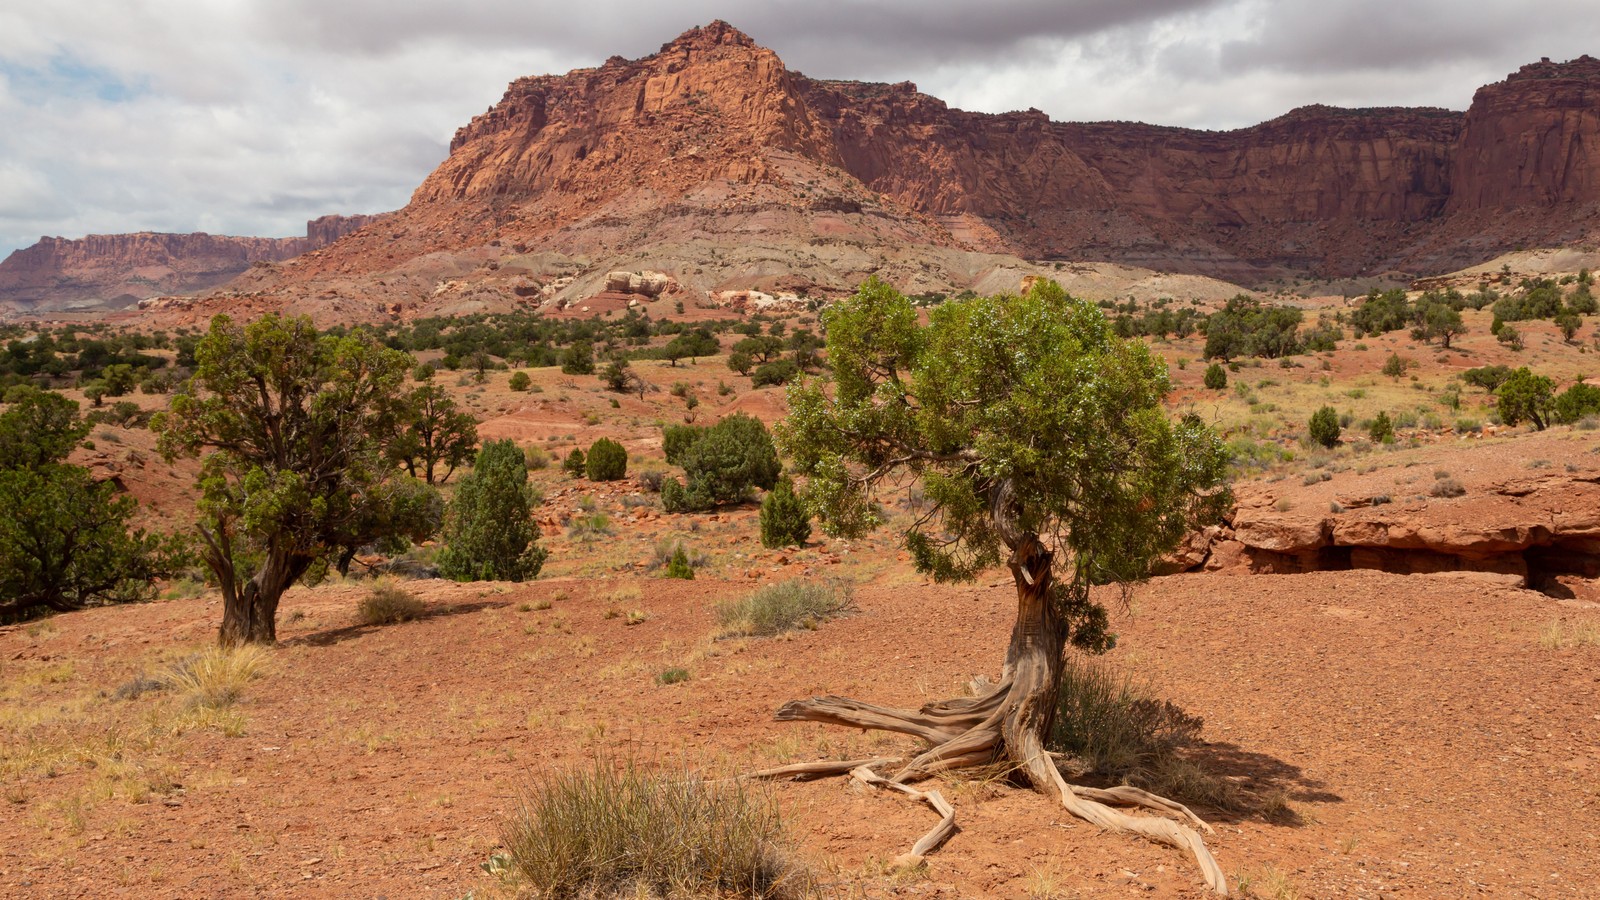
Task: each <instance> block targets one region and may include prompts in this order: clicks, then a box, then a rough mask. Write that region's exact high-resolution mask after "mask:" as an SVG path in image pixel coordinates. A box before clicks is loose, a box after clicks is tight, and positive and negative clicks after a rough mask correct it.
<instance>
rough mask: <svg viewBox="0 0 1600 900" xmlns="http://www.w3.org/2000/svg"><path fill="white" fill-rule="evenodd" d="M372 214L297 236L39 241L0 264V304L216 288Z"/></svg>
mask: <svg viewBox="0 0 1600 900" xmlns="http://www.w3.org/2000/svg"><path fill="white" fill-rule="evenodd" d="M376 218H377V217H376V216H322V217H321V218H317V219H312V220H311V221H310V222H307V223H306V236H305V237H303V238H259V237H227V236H222V235H214V234H205V233H196V234H156V233H152V232H139V233H136V234H91V235H89V236H88V237H85V238H81V239H78V240H67V239H65V238H59V237H43V238H40V239H39V242H38V243H36V244H34V245H33V246H31V247H26V248H24V249H21V250H18V251H16V252H15V253H12V254H11V255H10V256H8V257H7V258H6V259H5V261H4V262H0V301H8V302H10V303H12V304H15V305H17V306H19V307H21V308H23V309H30V310H31V309H46V310H59V309H68V308H73V307H77V306H84V307H88V308H101V307H106V306H113V307H115V306H126V305H129V304H131V303H133V302H135V301H138V300H142V299H144V298H146V297H153V296H156V295H158V294H173V293H179V292H184V291H197V290H204V289H207V288H212V287H216V286H217V285H220V284H223V283H225V282H227V281H228V280H229V279H232V278H234V277H235V276H237V275H238V274H239V273H240V272H243V271H244V270H246V269H248V268H249V267H250V266H251V264H253V263H258V262H276V261H279V260H285V259H289V258H291V257H295V256H299V255H300V254H302V253H305V252H306V251H308V250H315V249H317V248H319V247H326V246H327V245H329V244H331V243H333V242H334V241H336V240H338V239H339V238H340V237H343V236H344V235H346V234H349V233H350V232H352V231H354V230H356V229H357V228H360V227H361V226H363V225H366V224H367V223H369V222H372V221H373V220H374V219H376Z"/></svg>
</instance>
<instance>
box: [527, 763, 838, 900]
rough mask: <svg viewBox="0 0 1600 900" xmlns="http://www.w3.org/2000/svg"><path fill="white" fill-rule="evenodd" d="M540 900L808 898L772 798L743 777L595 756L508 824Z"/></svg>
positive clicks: (540, 789) (545, 788)
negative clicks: (657, 768) (719, 777)
mask: <svg viewBox="0 0 1600 900" xmlns="http://www.w3.org/2000/svg"><path fill="white" fill-rule="evenodd" d="M500 833H501V840H502V842H503V843H504V844H505V847H506V853H507V855H508V856H509V857H510V861H511V864H512V865H513V866H515V868H516V870H517V871H518V872H519V873H520V874H521V875H522V877H523V878H524V879H525V880H526V882H527V884H528V885H529V886H530V887H532V888H533V889H534V891H535V892H536V893H537V895H538V896H540V897H548V898H566V897H584V898H587V897H635V896H637V897H762V898H790V897H808V896H813V895H814V894H815V889H814V887H813V885H812V881H811V878H810V876H809V875H808V874H807V872H806V871H805V870H804V869H803V868H801V867H799V866H797V865H796V864H795V863H793V862H792V861H791V860H790V858H789V857H788V854H787V852H786V849H785V848H786V843H787V842H786V840H785V838H784V831H783V824H782V821H781V819H780V817H779V814H778V809H777V806H776V805H775V803H774V802H773V801H772V799H771V797H770V796H769V795H767V794H765V793H762V792H759V791H758V790H757V789H753V788H751V787H750V786H748V785H746V784H744V783H743V782H739V781H721V782H712V781H706V780H703V779H701V778H700V777H699V776H696V775H694V774H693V773H690V772H674V773H671V774H670V775H668V774H665V773H657V772H651V771H646V770H645V769H643V768H641V767H640V766H638V765H637V764H635V763H633V762H631V761H630V762H621V763H619V762H616V761H613V760H595V761H594V762H593V763H592V764H591V765H590V766H589V767H588V768H577V769H569V770H566V771H561V772H556V773H553V774H551V775H548V776H545V777H543V778H542V779H540V780H539V781H537V782H535V783H534V784H533V785H532V787H531V788H529V789H528V791H527V792H526V793H525V794H524V795H523V798H522V801H521V802H520V804H519V805H518V807H517V809H516V811H515V812H514V813H513V814H512V815H511V816H510V817H509V818H508V819H506V820H505V821H504V822H502V823H501V831H500Z"/></svg>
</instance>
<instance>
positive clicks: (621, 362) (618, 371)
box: [600, 359, 639, 394]
mask: <svg viewBox="0 0 1600 900" xmlns="http://www.w3.org/2000/svg"><path fill="white" fill-rule="evenodd" d="M638 377H639V376H637V375H635V374H633V364H632V363H630V362H628V361H627V360H626V359H613V360H612V361H611V362H609V363H606V367H605V370H604V371H602V372H601V373H600V380H601V381H603V382H605V385H606V389H607V390H612V391H616V392H617V393H619V394H625V393H628V392H629V391H631V390H633V384H634V381H635V379H637V378H638Z"/></svg>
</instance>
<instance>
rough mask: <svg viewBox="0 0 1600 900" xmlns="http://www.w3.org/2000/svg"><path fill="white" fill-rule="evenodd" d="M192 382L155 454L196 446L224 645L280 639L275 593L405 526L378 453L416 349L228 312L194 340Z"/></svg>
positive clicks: (206, 553)
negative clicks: (392, 511)
mask: <svg viewBox="0 0 1600 900" xmlns="http://www.w3.org/2000/svg"><path fill="white" fill-rule="evenodd" d="M195 362H196V365H195V373H194V378H193V379H192V382H191V383H190V385H189V386H188V387H187V388H186V389H185V390H184V391H183V392H180V393H179V394H177V395H176V396H174V397H173V399H172V405H171V408H170V410H168V411H167V412H166V413H163V414H161V415H159V416H157V418H156V420H155V421H153V422H152V423H151V428H152V430H154V431H156V432H157V434H158V435H159V439H158V442H157V446H158V448H159V449H160V451H161V453H162V455H163V456H165V457H166V458H167V459H169V460H170V459H173V458H175V457H179V456H199V455H201V454H202V452H205V453H207V455H206V457H205V460H204V462H202V463H201V466H200V484H199V486H200V500H199V503H198V504H197V506H198V509H199V513H200V516H199V522H198V523H197V526H196V527H197V529H198V531H199V533H200V537H201V540H202V547H201V555H202V557H203V558H204V560H205V562H206V564H207V566H208V567H210V569H211V571H212V574H213V575H215V576H216V579H217V582H218V584H219V586H220V587H221V590H222V627H221V629H220V632H219V635H218V638H219V640H220V642H221V643H222V644H223V645H224V646H232V645H235V644H240V643H271V642H273V641H274V640H276V639H277V614H278V601H279V600H280V599H281V598H282V596H283V592H284V591H285V590H287V589H288V588H289V586H290V585H292V584H294V582H295V581H297V580H298V579H299V578H300V577H301V576H302V575H304V574H306V572H307V570H308V569H310V568H311V567H312V566H313V565H314V564H316V563H317V562H318V561H319V560H322V559H324V558H325V557H327V556H329V555H331V554H333V553H335V552H338V551H340V550H342V549H343V548H348V547H350V546H360V545H361V544H364V543H367V542H369V541H372V540H377V539H379V538H382V537H385V536H388V535H390V534H391V533H392V529H393V528H395V527H397V526H399V525H401V524H406V525H409V524H410V523H409V521H407V520H409V519H410V518H411V517H410V516H409V515H406V516H400V517H395V516H391V515H389V514H388V511H387V510H386V509H384V508H382V505H383V504H385V503H386V502H388V501H390V500H393V499H394V498H395V497H397V496H402V495H404V496H408V497H409V496H410V492H409V491H398V492H396V491H390V490H388V489H386V485H387V484H388V482H389V481H390V479H392V478H395V477H398V472H397V471H396V469H395V467H394V465H393V464H392V463H390V462H389V461H388V459H386V458H385V455H384V451H385V449H386V448H387V447H388V445H389V444H390V443H391V442H392V441H393V440H394V437H395V435H396V432H397V431H398V429H399V423H400V422H401V420H402V413H403V410H404V401H403V398H402V395H401V387H402V384H403V382H404V380H405V377H406V371H407V369H408V368H409V367H410V365H411V363H412V360H411V358H410V357H409V356H408V355H406V354H405V353H402V352H400V351H398V350H391V349H389V348H387V347H385V346H384V345H383V344H382V343H380V342H379V341H378V340H377V339H376V338H374V337H372V336H371V335H369V334H366V333H364V332H359V331H358V332H354V333H351V334H347V335H343V336H335V335H319V334H318V333H317V330H316V328H315V327H313V326H312V324H311V320H310V319H306V318H283V317H280V316H278V315H276V314H272V315H267V316H264V317H262V318H261V319H258V320H256V321H255V322H252V323H250V324H249V325H237V324H235V323H234V322H233V320H231V319H230V318H228V317H227V316H222V315H219V316H217V317H215V318H213V319H212V320H211V328H210V330H209V331H208V332H207V334H206V336H205V337H204V338H203V339H201V341H200V343H199V346H198V347H196V349H195Z"/></svg>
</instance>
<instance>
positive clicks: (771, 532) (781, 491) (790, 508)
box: [761, 479, 811, 548]
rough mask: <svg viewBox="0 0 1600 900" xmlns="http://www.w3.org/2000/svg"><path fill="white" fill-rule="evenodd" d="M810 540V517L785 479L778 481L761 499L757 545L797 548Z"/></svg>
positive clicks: (792, 485)
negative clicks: (759, 535)
mask: <svg viewBox="0 0 1600 900" xmlns="http://www.w3.org/2000/svg"><path fill="white" fill-rule="evenodd" d="M809 537H811V514H810V513H809V512H807V510H806V507H805V504H804V503H802V502H801V500H800V498H799V496H797V495H796V494H795V492H794V484H793V483H792V482H790V481H789V480H788V479H784V480H783V481H780V482H778V484H777V485H776V486H775V487H773V489H772V490H770V491H768V492H767V496H766V497H764V498H762V500H761V546H763V547H769V548H772V547H790V546H800V545H802V544H804V543H805V542H806V539H807V538H809Z"/></svg>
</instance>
